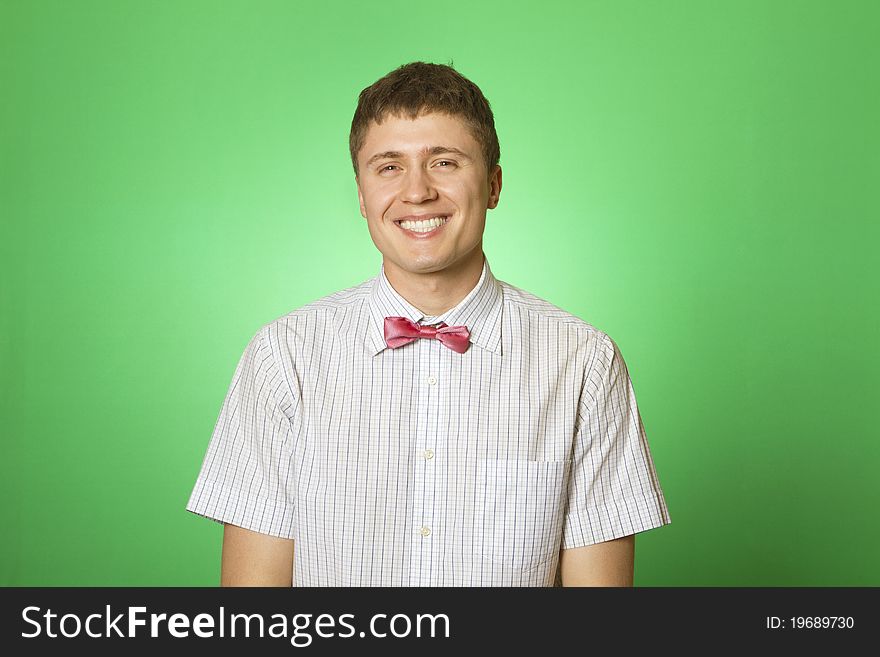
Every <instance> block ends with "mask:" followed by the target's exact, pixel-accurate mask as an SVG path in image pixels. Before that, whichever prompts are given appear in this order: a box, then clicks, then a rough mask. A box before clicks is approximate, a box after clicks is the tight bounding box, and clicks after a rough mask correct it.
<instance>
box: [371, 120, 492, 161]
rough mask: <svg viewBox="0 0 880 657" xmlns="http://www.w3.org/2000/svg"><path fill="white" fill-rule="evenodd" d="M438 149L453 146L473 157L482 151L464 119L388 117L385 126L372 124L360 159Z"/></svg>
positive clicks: (384, 122) (414, 153)
mask: <svg viewBox="0 0 880 657" xmlns="http://www.w3.org/2000/svg"><path fill="white" fill-rule="evenodd" d="M438 145H445V146H454V147H456V148H458V149H460V150H462V151H464V152H465V153H469V154H472V155H475V154H476V152H477V151H478V149H479V144H477V142H476V140H475V139H474V137H473V135H472V134H471V132H470V130H469V128H468V126H467V124H466V123H465V122H464V120H463V119H461V118H459V117H457V116H451V115H449V114H441V113H436V112H432V113H429V114H422V115H420V116H418V117H416V118H415V119H410V118H409V117H400V116H395V115H388V116H386V117H385V118H384V119H383V121H382V123H375V122H372V123H370V125H369V127H368V128H367V133H366V135H365V137H364V145H363V147H362V148H361V152H360V153H359V155H360V157H362V158H366V159H369V158H370V157H372V156H373V155H375V154H376V153H378V152H382V151H401V152H406V153H410V154H412V155H416V154H418V153H420V152H427V150H428V149H430V148H432V147H434V146H438Z"/></svg>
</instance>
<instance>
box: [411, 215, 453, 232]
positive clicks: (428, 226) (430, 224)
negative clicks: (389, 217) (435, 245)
mask: <svg viewBox="0 0 880 657" xmlns="http://www.w3.org/2000/svg"><path fill="white" fill-rule="evenodd" d="M447 221H449V218H448V217H433V218H431V219H428V220H427V221H401V222H400V227H401V228H405V229H406V230H411V231H413V232H415V233H428V232H430V231H432V230H434V229H435V228H437V226H442V225H443V224H445V223H446V222H447Z"/></svg>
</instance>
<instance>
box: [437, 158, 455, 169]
mask: <svg viewBox="0 0 880 657" xmlns="http://www.w3.org/2000/svg"><path fill="white" fill-rule="evenodd" d="M437 164H438V165H440V164H448V165H451V166H455V162H453V161H452V160H440V161H439V162H437ZM440 168H441V169H449V168H450V166H445V167H440Z"/></svg>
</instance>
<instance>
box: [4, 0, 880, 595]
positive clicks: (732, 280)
mask: <svg viewBox="0 0 880 657" xmlns="http://www.w3.org/2000/svg"><path fill="white" fill-rule="evenodd" d="M0 7H2V9H0V12H2V13H0V71H2V73H0V75H2V78H0V82H2V90H0V94H2V103H0V126H2V161H0V166H2V189H0V194H2V197H0V201H2V206H0V208H2V235H0V262H2V265H0V266H2V271H0V275H2V287H0V293H2V297H0V302H2V324H0V329H2V350H0V356H2V361H0V370H2V434H3V435H2V446H3V456H2V466H0V467H2V471H0V494H2V500H3V503H2V517H0V521H2V533H3V539H2V541H0V584H3V585H24V586H41V585H50V586H53V585H111V586H114V585H138V586H151V585H213V584H216V583H217V582H218V580H219V556H220V541H221V534H222V529H221V527H220V526H219V525H217V524H215V523H213V522H211V521H209V520H205V519H203V518H200V517H197V516H194V515H192V514H189V513H188V512H186V511H185V510H184V506H185V504H186V501H187V499H188V497H189V493H190V490H191V488H192V485H193V483H194V481H195V477H196V474H197V472H198V469H199V466H200V465H201V460H202V457H203V455H204V452H205V449H206V447H207V444H208V440H209V438H210V435H211V431H212V429H213V426H214V422H215V421H216V419H217V415H218V413H219V410H220V405H221V403H222V400H223V398H224V395H225V393H226V390H227V387H228V385H229V383H230V381H231V377H232V373H233V370H234V368H235V365H236V362H237V360H238V358H239V357H240V355H241V353H242V351H243V349H244V347H245V345H246V344H247V341H248V340H249V339H250V337H251V336H252V335H253V334H254V332H255V331H256V330H257V329H258V328H259V327H260V326H261V325H262V324H264V323H266V322H269V321H271V320H273V319H275V318H276V317H278V316H280V315H283V314H285V313H287V312H289V311H290V310H292V309H294V308H296V307H298V306H301V305H303V304H305V303H307V302H309V301H311V300H314V299H316V298H318V297H320V296H323V295H325V294H329V293H331V292H334V291H336V290H339V289H342V288H345V287H349V286H352V285H355V284H357V283H360V282H362V281H364V280H366V279H367V278H370V277H372V276H375V275H376V274H377V273H378V270H379V265H380V262H381V260H380V254H379V253H378V251H377V250H376V249H375V247H374V246H373V244H372V241H371V240H370V237H369V233H368V232H367V228H366V224H365V222H364V220H363V219H362V218H361V216H360V213H359V211H358V202H357V195H356V188H355V182H354V176H353V172H352V169H351V162H350V159H349V154H348V130H349V127H350V123H351V118H352V114H353V112H354V109H355V105H356V101H357V95H358V93H359V92H360V90H361V89H362V88H364V87H366V86H367V85H369V84H371V83H372V82H373V81H375V80H376V79H377V78H379V77H381V76H382V75H384V74H385V73H387V72H388V71H390V70H392V69H393V68H396V67H397V66H399V65H400V64H403V63H406V62H408V61H413V60H424V61H432V62H437V63H446V64H448V63H452V64H453V65H454V66H455V67H456V68H457V69H459V70H460V71H461V72H462V73H463V74H464V75H466V76H468V77H470V78H471V79H473V80H474V81H475V82H476V83H477V84H478V85H480V87H481V88H482V90H483V91H484V93H485V94H486V96H487V97H488V98H489V100H490V101H491V103H492V107H493V109H494V111H495V114H496V122H497V129H498V134H499V138H500V141H501V154H502V157H501V164H502V167H503V171H504V177H503V182H504V186H503V189H502V194H501V202H500V205H499V207H498V208H497V209H495V210H492V211H490V212H489V213H488V227H487V230H486V237H485V250H486V253H487V255H488V257H489V259H490V263H491V265H492V268H493V272H494V273H495V274H496V276H497V277H498V278H500V279H501V280H505V281H508V282H510V283H512V284H513V285H516V286H518V287H522V288H524V289H527V290H529V291H531V292H534V293H535V294H537V295H539V296H541V297H544V298H545V299H547V300H549V301H551V302H553V303H555V304H556V305H559V306H561V307H563V308H565V309H566V310H569V311H570V312H572V313H574V314H576V315H578V316H580V317H582V318H583V319H585V320H586V321H588V322H590V323H592V324H593V325H595V326H596V327H598V328H600V329H602V330H603V331H605V332H607V333H608V334H609V335H611V336H612V337H613V338H614V339H615V341H617V343H618V345H619V346H620V347H621V350H622V352H623V354H624V356H625V358H626V361H627V364H628V366H629V370H630V375H631V377H632V380H633V383H634V386H635V389H636V392H637V398H638V402H639V408H640V410H641V414H642V419H643V421H644V424H645V427H646V430H647V434H648V439H649V443H650V446H651V450H652V453H653V455H654V459H655V463H656V466H657V470H658V473H659V477H660V482H661V485H662V487H663V490H664V492H665V495H666V499H667V502H668V504H669V510H670V515H671V518H672V524H671V525H669V526H668V527H664V528H662V529H657V530H652V531H649V532H645V533H642V534H639V535H638V540H637V542H636V585H641V586H655V585H669V586H678V585H696V586H702V585H718V586H741V585H765V586H777V585H819V586H824V585H850V586H856V585H874V586H877V585H880V563H878V559H877V544H878V540H880V523H878V512H877V503H878V500H880V484H878V469H880V468H878V465H880V441H878V431H877V421H876V417H877V416H876V410H877V401H878V400H877V398H878V394H877V392H878V371H880V359H878V349H877V340H878V337H880V331H878V327H880V321H878V320H880V313H878V309H877V307H878V304H877V301H878V298H880V295H878V291H880V290H878V287H880V286H878V281H880V276H878V274H880V272H878V265H877V261H878V257H877V253H878V249H877V247H878V232H880V230H878V225H880V221H878V219H880V217H878V179H880V176H878V174H880V158H878V154H880V139H878V116H880V93H878V88H880V83H878V80H880V78H878V75H877V70H878V64H880V56H878V46H877V41H876V37H877V34H878V32H880V30H878V27H880V21H878V18H880V5H878V3H876V2H872V1H865V2H841V1H840V0H837V1H834V2H831V1H829V2H797V1H794V0H792V1H790V2H783V1H769V0H758V1H749V2H746V1H744V0H735V1H727V2H704V1H698V0H690V1H683V0H682V1H677V2H620V1H618V0H615V1H614V2H611V1H608V2H582V1H578V2H574V1H572V2H541V3H533V2H528V3H526V2H522V3H517V2H511V1H510V0H503V1H502V0H489V1H486V2H480V3H473V2H452V1H446V2H443V3H414V2H397V1H386V2H383V3H361V2H345V3H340V2H323V3H306V2H253V1H248V2H244V1H242V2H191V1H185V2H182V1H180V0H175V1H171V0H168V1H161V2H135V1H124V2H122V1H120V2H115V1H114V2H62V1H58V2H45V1H40V2H33V1H23V0H22V1H18V2H16V1H8V0H7V1H4V2H3V3H2V5H0Z"/></svg>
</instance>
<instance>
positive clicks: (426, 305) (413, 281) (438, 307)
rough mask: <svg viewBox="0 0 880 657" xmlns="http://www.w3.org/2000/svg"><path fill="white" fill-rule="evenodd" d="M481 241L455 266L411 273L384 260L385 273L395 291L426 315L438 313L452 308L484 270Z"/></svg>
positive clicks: (464, 295) (473, 285)
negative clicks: (470, 255) (471, 254)
mask: <svg viewBox="0 0 880 657" xmlns="http://www.w3.org/2000/svg"><path fill="white" fill-rule="evenodd" d="M484 258H485V256H484V255H483V249H482V245H481V246H480V247H478V248H477V249H475V253H474V257H472V258H468V259H467V260H465V262H462V263H461V264H460V265H459V266H457V267H455V268H454V269H443V270H440V271H436V272H425V273H414V272H409V271H406V270H404V269H400V268H399V267H397V266H396V265H394V264H393V263H391V262H390V261H388V260H384V261H383V266H384V269H385V276H386V278H388V282H389V283H391V287H393V288H394V289H395V290H396V291H397V293H398V294H399V295H400V296H402V297H403V298H404V299H406V300H407V301H408V302H409V303H411V304H412V305H413V306H415V307H416V308H418V309H419V310H420V311H421V312H423V313H424V314H425V315H428V316H434V315H440V314H442V313H444V312H446V311H447V310H449V309H450V308H454V307H455V306H456V305H457V304H458V303H459V302H460V301H461V300H462V299H464V298H465V297H466V296H467V295H468V293H469V292H470V291H471V290H473V289H474V287H476V285H477V282H478V281H479V280H480V274H482V273H483V260H484Z"/></svg>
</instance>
